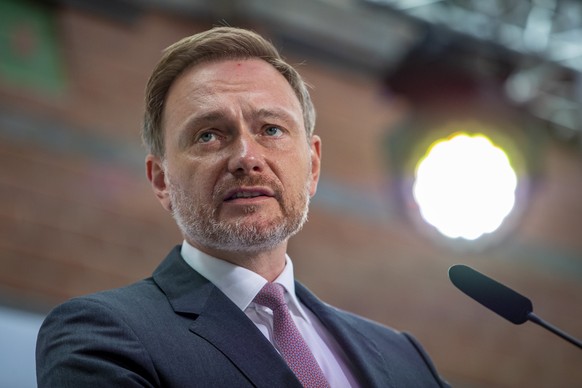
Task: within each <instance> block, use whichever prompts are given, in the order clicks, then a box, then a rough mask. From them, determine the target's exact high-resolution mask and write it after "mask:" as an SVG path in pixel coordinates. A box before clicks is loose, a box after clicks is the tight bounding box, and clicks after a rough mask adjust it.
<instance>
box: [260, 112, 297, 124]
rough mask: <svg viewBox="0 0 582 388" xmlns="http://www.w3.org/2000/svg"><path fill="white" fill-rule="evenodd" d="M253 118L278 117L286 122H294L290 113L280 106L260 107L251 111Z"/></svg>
mask: <svg viewBox="0 0 582 388" xmlns="http://www.w3.org/2000/svg"><path fill="white" fill-rule="evenodd" d="M252 118H253V119H255V120H256V119H279V120H283V121H284V122H286V123H294V122H295V119H294V117H293V115H292V114H290V113H289V112H287V111H286V110H285V109H281V108H274V109H273V108H269V109H266V108H262V109H259V110H258V111H256V112H253V115H252Z"/></svg>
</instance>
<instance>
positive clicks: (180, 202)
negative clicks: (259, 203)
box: [166, 175, 310, 253]
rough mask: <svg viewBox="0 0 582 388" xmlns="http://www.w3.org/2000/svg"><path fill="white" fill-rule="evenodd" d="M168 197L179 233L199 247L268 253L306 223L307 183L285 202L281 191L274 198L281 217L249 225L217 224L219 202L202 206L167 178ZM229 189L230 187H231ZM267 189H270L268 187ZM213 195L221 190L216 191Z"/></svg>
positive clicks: (250, 210)
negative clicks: (277, 203)
mask: <svg viewBox="0 0 582 388" xmlns="http://www.w3.org/2000/svg"><path fill="white" fill-rule="evenodd" d="M166 176H167V179H168V185H169V194H170V200H171V203H172V216H173V217H174V219H175V220H176V223H177V224H178V226H179V228H180V230H181V231H182V233H183V234H184V236H185V237H186V239H187V240H188V241H189V242H191V243H197V244H200V245H201V246H202V247H206V248H209V249H214V250H223V251H231V252H232V251H239V252H247V253H256V252H261V251H266V250H271V249H273V248H275V247H276V246H278V245H280V244H281V243H283V242H284V241H286V240H287V239H289V238H290V237H291V236H293V235H295V234H296V233H297V232H299V230H301V228H302V227H303V225H304V224H305V222H306V221H307V213H308V209H309V200H310V196H309V189H308V188H309V181H308V180H306V185H305V187H304V189H303V191H302V192H301V193H299V194H298V195H297V196H296V197H295V198H289V199H285V198H283V195H282V190H276V192H277V193H278V194H277V195H276V196H275V198H276V199H277V200H278V202H279V205H280V206H281V215H280V216H278V217H276V218H275V219H272V220H259V221H257V222H253V223H249V222H247V220H245V218H244V217H243V218H239V219H237V220H234V221H221V220H219V219H218V218H217V211H218V209H219V206H220V204H221V203H222V200H221V199H220V195H215V197H217V198H219V199H220V203H215V202H213V203H211V204H203V203H201V202H202V201H200V200H196V199H195V198H193V197H192V196H191V195H189V194H188V192H187V191H186V190H185V189H184V188H183V187H181V186H180V185H179V184H176V183H174V182H173V181H172V179H171V178H170V177H169V176H168V175H166ZM265 183H267V182H264V181H261V180H256V179H250V178H249V177H245V178H242V179H240V180H238V181H237V182H236V184H239V185H243V184H244V185H249V186H252V185H261V184H265ZM231 186H232V184H231ZM269 186H271V187H272V186H273V185H272V184H271V185H269ZM216 191H217V192H219V193H220V192H222V191H225V190H224V189H223V190H221V189H220V188H217V190H216ZM256 211H257V207H255V206H249V207H247V209H246V211H245V213H246V214H252V213H254V212H256Z"/></svg>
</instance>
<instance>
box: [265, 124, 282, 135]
mask: <svg viewBox="0 0 582 388" xmlns="http://www.w3.org/2000/svg"><path fill="white" fill-rule="evenodd" d="M265 133H266V134H267V135H268V136H275V137H277V136H281V135H282V134H283V131H282V130H281V128H279V127H275V126H271V127H267V129H265Z"/></svg>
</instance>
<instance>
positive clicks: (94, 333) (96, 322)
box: [36, 280, 157, 387]
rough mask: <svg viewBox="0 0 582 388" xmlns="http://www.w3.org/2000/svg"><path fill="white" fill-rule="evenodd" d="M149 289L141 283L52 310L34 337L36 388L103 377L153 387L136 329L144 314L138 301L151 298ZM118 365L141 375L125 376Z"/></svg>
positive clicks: (153, 375)
mask: <svg viewBox="0 0 582 388" xmlns="http://www.w3.org/2000/svg"><path fill="white" fill-rule="evenodd" d="M153 287H155V285H154V284H151V282H150V281H148V280H145V281H142V282H139V283H136V284H134V285H131V286H128V287H124V288H120V289H116V290H110V291H104V292H100V293H96V294H92V295H86V296H82V297H77V298H74V299H71V300H69V301H67V302H65V303H63V304H61V305H59V306H57V307H56V308H54V309H53V310H52V311H51V312H50V313H49V314H48V316H47V317H46V319H45V320H44V322H43V324H42V326H41V328H40V331H39V334H38V338H37V348H36V358H37V362H36V363H37V378H38V383H39V387H45V386H46V387H48V386H63V384H64V385H66V384H68V383H69V382H76V383H78V384H79V385H78V386H83V385H84V384H86V383H89V382H91V381H93V382H96V381H101V380H100V378H106V377H107V376H113V377H110V378H111V381H118V382H120V383H121V382H122V381H125V380H123V379H125V378H128V379H134V381H136V382H137V381H141V382H142V383H143V385H144V386H145V385H148V384H149V383H152V382H155V381H156V379H157V378H156V372H155V368H154V366H153V363H152V360H151V358H150V356H149V352H148V351H147V349H146V347H145V346H144V345H143V342H142V340H143V337H142V335H141V333H140V331H139V326H138V325H136V322H139V321H140V320H143V317H144V316H146V315H148V314H147V312H146V311H145V310H144V307H143V306H144V305H145V304H144V303H143V300H144V298H148V297H151V296H154V295H155V292H153ZM140 306H141V307H140ZM143 321H144V322H145V320H143ZM106 360H117V362H114V361H111V362H109V361H106ZM121 365H140V368H141V369H142V371H143V373H141V374H140V375H133V374H132V375H131V376H130V372H128V370H126V369H124V368H122V367H121ZM91 371H93V372H91ZM96 371H102V373H97V372H96ZM117 379H119V380H117ZM146 381H147V382H146ZM65 383H66V384H65ZM128 386H129V385H128Z"/></svg>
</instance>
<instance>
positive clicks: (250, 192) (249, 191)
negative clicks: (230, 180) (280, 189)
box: [224, 187, 275, 202]
mask: <svg viewBox="0 0 582 388" xmlns="http://www.w3.org/2000/svg"><path fill="white" fill-rule="evenodd" d="M274 196H275V195H274V193H273V191H272V190H270V189H267V188H263V187H248V188H245V187H239V188H236V189H233V190H230V191H229V192H228V193H226V195H225V196H224V201H225V202H233V201H239V202H240V201H245V200H256V199H265V198H272V197H274Z"/></svg>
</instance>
